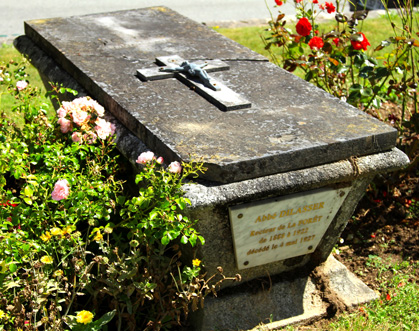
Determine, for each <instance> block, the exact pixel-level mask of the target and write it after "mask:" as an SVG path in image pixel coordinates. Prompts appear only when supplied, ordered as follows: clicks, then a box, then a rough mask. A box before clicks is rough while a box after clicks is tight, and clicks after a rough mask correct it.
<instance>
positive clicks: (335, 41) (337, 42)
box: [333, 38, 340, 46]
mask: <svg viewBox="0 0 419 331" xmlns="http://www.w3.org/2000/svg"><path fill="white" fill-rule="evenodd" d="M339 41H340V40H339V38H335V39H333V42H334V43H335V45H336V46H338V45H339Z"/></svg>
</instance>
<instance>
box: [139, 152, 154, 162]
mask: <svg viewBox="0 0 419 331" xmlns="http://www.w3.org/2000/svg"><path fill="white" fill-rule="evenodd" d="M155 158H156V157H155V156H154V153H153V152H151V151H148V152H143V153H141V154H140V156H139V157H138V159H137V161H135V162H137V163H142V164H146V163H147V162H150V161H152V160H154V159H155Z"/></svg>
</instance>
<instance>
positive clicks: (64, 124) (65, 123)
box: [57, 117, 71, 133]
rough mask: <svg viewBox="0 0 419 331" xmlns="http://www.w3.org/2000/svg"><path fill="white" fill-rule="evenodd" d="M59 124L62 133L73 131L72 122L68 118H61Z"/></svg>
mask: <svg viewBox="0 0 419 331" xmlns="http://www.w3.org/2000/svg"><path fill="white" fill-rule="evenodd" d="M57 122H58V124H60V129H61V132H62V133H67V132H69V131H70V130H71V121H70V120H68V119H66V118H63V117H60V118H59V119H58V121H57Z"/></svg>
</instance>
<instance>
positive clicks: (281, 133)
mask: <svg viewBox="0 0 419 331" xmlns="http://www.w3.org/2000/svg"><path fill="white" fill-rule="evenodd" d="M25 31H26V34H27V35H28V36H29V37H30V38H32V39H33V40H34V41H35V43H36V44H38V45H39V46H40V47H41V48H43V49H44V51H45V52H46V53H47V54H49V55H50V56H52V57H53V58H54V59H55V60H56V61H57V62H58V63H59V64H60V65H61V66H62V67H63V68H64V69H65V70H66V71H67V72H69V73H70V74H71V75H72V76H73V77H74V78H75V79H76V80H77V81H78V82H79V83H80V84H81V85H82V86H83V88H84V89H86V91H87V92H88V93H89V94H90V95H92V96H94V97H95V98H96V99H98V101H99V102H101V103H102V104H103V105H104V106H105V107H106V108H107V109H109V110H110V111H111V112H112V113H113V114H114V116H115V117H117V118H118V119H119V120H120V121H121V122H122V123H123V124H124V125H125V126H126V127H127V128H128V129H130V130H131V131H132V132H133V133H134V134H135V135H136V136H137V137H139V138H140V139H141V140H142V141H143V142H144V143H145V144H146V145H147V146H148V148H150V149H152V150H153V151H154V152H155V153H157V154H159V155H162V156H163V157H164V158H165V160H167V161H168V162H170V161H173V160H184V161H188V160H189V158H190V155H192V156H194V157H197V158H202V160H203V161H204V162H205V163H206V165H207V167H208V171H207V172H206V174H205V178H207V179H209V180H211V181H216V182H222V183H228V182H235V181H241V180H245V179H250V178H257V177H260V176H266V175H270V174H275V173H280V172H285V171H290V170H296V169H302V168H306V167H312V166H317V165H319V164H325V163H330V162H334V161H338V160H343V159H347V158H349V157H351V156H361V155H368V154H372V153H377V152H382V151H387V150H390V149H391V148H392V147H394V145H395V141H396V136H397V132H396V131H395V130H394V129H392V128H391V127H390V126H388V125H386V124H383V123H381V122H380V121H378V120H375V119H373V118H372V117H370V116H368V115H366V114H364V113H363V112H361V111H359V110H357V109H355V108H353V107H350V106H348V105H347V104H346V103H344V102H341V101H339V100H337V99H335V98H333V97H331V96H330V95H329V94H327V93H326V92H324V91H321V90H319V89H317V88H316V87H313V86H312V85H311V84H308V83H306V82H304V81H303V80H301V79H299V78H298V77H296V76H294V75H292V74H289V73H287V72H285V71H284V70H282V69H280V68H278V67H276V66H275V65H273V64H271V63H269V62H267V60H266V59H265V58H263V57H262V56H260V55H258V54H256V53H254V52H252V51H250V50H248V49H246V48H245V47H242V46H240V45H238V44H236V43H234V42H233V41H231V40H228V39H227V38H224V37H223V36H221V35H219V34H217V33H216V32H214V31H212V30H210V29H208V28H206V27H204V26H202V25H199V24H197V23H195V22H193V21H191V20H188V19H187V18H185V17H182V16H180V15H178V14H177V13H175V12H173V11H171V10H169V9H167V8H162V7H156V8H148V9H140V10H132V11H121V12H115V13H107V14H97V15H87V16H78V17H70V18H57V19H47V20H37V21H30V22H26V25H25ZM173 54H177V55H179V56H181V57H182V58H185V59H189V60H192V61H193V60H208V59H220V60H222V61H224V62H226V63H227V64H228V65H229V66H230V70H227V71H223V72H214V73H212V74H211V75H212V76H213V77H214V78H215V79H217V80H218V81H221V82H222V83H223V84H225V85H226V86H228V87H229V88H231V89H232V90H233V91H235V92H236V93H238V94H240V95H242V96H243V97H244V98H245V99H247V100H249V101H250V102H251V103H252V107H251V108H249V109H241V110H235V111H229V112H223V111H220V110H219V109H218V108H217V107H216V106H214V105H212V104H211V103H210V102H208V101H207V100H205V99H204V98H202V97H201V96H199V95H197V93H195V92H193V91H190V90H187V89H185V86H184V85H183V84H182V83H181V82H179V81H178V80H177V79H174V78H172V79H168V80H161V81H153V82H141V81H140V80H139V79H138V78H137V77H136V71H137V69H141V68H147V67H154V66H155V64H154V63H153V62H154V59H155V58H156V57H158V56H165V55H173Z"/></svg>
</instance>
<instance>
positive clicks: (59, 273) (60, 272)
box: [54, 269, 64, 277]
mask: <svg viewBox="0 0 419 331" xmlns="http://www.w3.org/2000/svg"><path fill="white" fill-rule="evenodd" d="M62 275H64V272H63V271H62V270H61V269H58V270H55V271H54V277H62Z"/></svg>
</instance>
